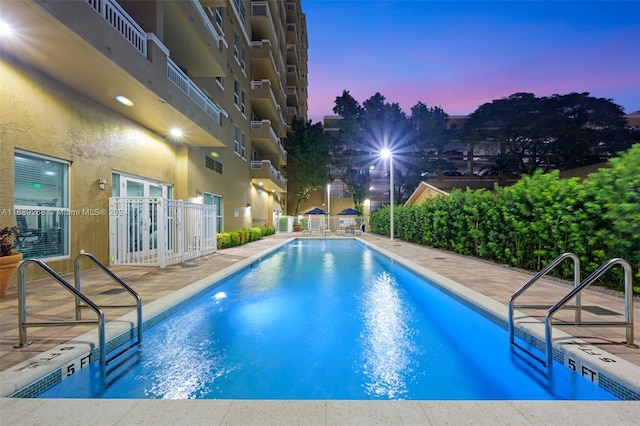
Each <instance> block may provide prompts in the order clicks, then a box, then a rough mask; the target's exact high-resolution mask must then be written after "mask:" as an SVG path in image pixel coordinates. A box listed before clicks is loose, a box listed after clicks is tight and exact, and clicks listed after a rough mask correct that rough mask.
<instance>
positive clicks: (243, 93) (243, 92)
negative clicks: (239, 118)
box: [240, 90, 247, 115]
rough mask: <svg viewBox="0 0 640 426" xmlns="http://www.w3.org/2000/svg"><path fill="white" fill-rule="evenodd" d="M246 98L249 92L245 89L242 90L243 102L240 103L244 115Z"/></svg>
mask: <svg viewBox="0 0 640 426" xmlns="http://www.w3.org/2000/svg"><path fill="white" fill-rule="evenodd" d="M246 99H247V94H246V93H245V91H244V90H243V91H242V102H241V103H240V111H242V114H243V115H244V114H245V113H246V106H245V105H246Z"/></svg>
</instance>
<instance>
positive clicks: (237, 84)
mask: <svg viewBox="0 0 640 426" xmlns="http://www.w3.org/2000/svg"><path fill="white" fill-rule="evenodd" d="M239 92H240V82H239V81H238V80H234V82H233V104H234V105H235V106H238V104H239V103H240V101H239Z"/></svg>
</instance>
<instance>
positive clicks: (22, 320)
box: [14, 253, 142, 373]
mask: <svg viewBox="0 0 640 426" xmlns="http://www.w3.org/2000/svg"><path fill="white" fill-rule="evenodd" d="M83 258H87V259H90V260H91V261H92V262H93V263H94V264H96V265H97V266H98V267H99V268H100V269H101V270H103V271H104V272H105V273H106V274H107V275H108V276H109V277H110V278H111V279H112V280H113V281H115V282H116V283H118V284H119V285H120V286H121V287H122V288H124V289H125V290H126V291H127V292H128V293H129V294H130V295H132V296H133V297H134V299H135V303H134V304H125V305H102V306H98V305H97V304H96V303H94V302H93V301H92V300H91V299H89V298H88V297H87V296H86V295H84V294H83V293H82V291H81V290H80V274H81V271H80V266H81V261H82V259H83ZM30 264H33V265H36V266H38V267H39V268H40V269H42V270H43V271H44V272H46V273H47V275H49V276H50V277H51V278H53V279H54V280H55V281H56V282H57V283H58V284H60V285H61V286H62V287H63V288H64V289H65V290H67V291H68V292H70V293H71V294H73V295H74V297H75V305H76V308H75V311H76V312H75V314H76V319H75V320H60V321H40V322H31V321H29V322H28V321H27V280H26V269H27V266H28V265H30ZM73 275H74V281H75V287H74V286H72V285H71V284H69V283H68V282H67V281H66V280H65V279H64V278H62V277H61V276H60V275H59V274H58V273H57V272H55V271H54V270H53V269H51V268H50V267H49V266H48V265H47V264H46V263H44V262H43V261H41V260H39V259H26V260H24V261H23V262H22V263H21V264H20V266H19V267H18V344H17V345H15V346H14V347H16V348H21V347H25V346H28V345H30V344H31V342H29V341H28V339H27V328H28V327H58V326H67V325H87V324H97V325H98V339H99V340H98V346H99V347H98V351H99V356H100V369H101V372H102V373H104V371H105V367H106V365H107V362H108V361H107V359H106V354H105V352H106V349H105V346H106V344H105V343H106V342H105V316H104V312H103V311H102V308H128V307H135V308H136V310H137V319H136V320H137V342H136V343H134V345H139V344H140V343H142V299H141V298H140V296H139V295H138V293H136V292H135V291H134V290H133V289H132V288H131V287H129V286H128V285H127V284H126V283H125V282H124V281H122V280H121V279H120V278H118V277H117V276H116V275H115V274H114V273H113V272H112V271H111V270H110V269H109V268H108V267H107V266H105V265H104V264H103V263H102V262H100V261H99V260H98V259H96V257H95V256H93V255H92V254H90V253H81V254H79V255H78V256H76V258H75V262H74V271H73ZM85 308H87V309H91V310H92V311H94V312H95V314H96V315H97V317H98V318H97V319H96V320H83V319H82V309H85ZM134 345H132V346H130V347H129V348H126V349H125V351H126V350H128V349H130V348H131V347H133V346H134ZM122 353H123V352H120V353H118V354H116V355H115V356H114V357H113V358H112V359H114V358H117V357H118V356H120V355H121V354H122Z"/></svg>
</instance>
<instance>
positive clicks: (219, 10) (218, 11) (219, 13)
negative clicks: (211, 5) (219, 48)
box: [216, 7, 222, 30]
mask: <svg viewBox="0 0 640 426" xmlns="http://www.w3.org/2000/svg"><path fill="white" fill-rule="evenodd" d="M216 24H218V27H220V29H221V30H222V8H221V7H216Z"/></svg>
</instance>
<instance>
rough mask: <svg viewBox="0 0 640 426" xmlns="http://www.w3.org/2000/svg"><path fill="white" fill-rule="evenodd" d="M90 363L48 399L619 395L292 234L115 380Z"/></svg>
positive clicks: (414, 280)
mask: <svg viewBox="0 0 640 426" xmlns="http://www.w3.org/2000/svg"><path fill="white" fill-rule="evenodd" d="M520 344H521V345H524V343H523V342H520ZM540 356H541V357H542V354H540ZM123 358H124V357H123ZM95 364H96V363H95V362H94V363H92V365H91V367H89V368H86V369H84V370H81V371H80V372H78V373H76V374H74V375H73V376H71V377H69V378H68V379H66V380H64V381H62V382H61V383H60V384H58V385H56V386H54V387H53V388H51V389H49V390H48V391H46V392H45V393H43V394H41V395H40V397H45V398H60V397H64V398H167V399H213V398H232V399H352V400H369V399H374V400H382V399H426V400H433V399H454V400H478V399H482V400H497V399H499V400H514V399H588V400H607V399H616V398H615V397H614V396H613V395H611V394H609V393H607V392H606V391H604V390H603V389H601V388H600V387H598V386H597V385H595V384H593V383H591V382H589V381H588V380H586V379H584V378H582V377H580V376H578V375H576V374H575V373H573V372H572V371H571V370H569V369H568V368H565V367H564V366H562V365H557V366H556V368H554V374H553V378H552V379H550V378H548V377H547V376H546V374H545V372H544V371H543V369H541V368H540V367H541V366H540V365H537V364H536V362H535V361H532V360H531V358H530V357H528V356H526V355H521V354H520V353H518V351H517V350H514V349H512V348H511V347H510V345H509V343H508V336H507V332H506V331H505V330H504V329H502V328H501V327H499V326H498V325H496V324H495V323H493V322H491V321H490V320H488V319H486V318H485V317H484V316H482V315H480V314H478V313H476V312H474V311H473V310H471V309H469V308H468V307H466V306H465V305H463V304H461V303H459V302H458V301H456V300H455V299H453V298H451V297H449V296H448V295H446V294H445V293H443V292H442V291H441V290H439V289H438V288H436V287H434V286H432V285H430V284H428V283H425V282H424V281H423V280H422V279H420V278H419V277H417V276H416V275H414V274H413V273H411V272H409V271H407V270H406V269H404V268H403V267H401V266H400V265H398V264H396V263H394V262H393V261H391V260H389V259H387V258H385V257H383V256H381V255H379V254H377V253H376V252H374V251H372V250H370V249H368V248H366V247H365V246H363V245H362V244H361V243H358V242H354V241H350V240H327V241H323V240H300V241H295V242H292V243H290V244H288V245H286V246H285V247H284V248H282V249H280V250H279V251H277V252H275V253H274V254H272V255H270V256H269V257H267V258H265V259H264V260H262V261H260V262H256V263H255V264H254V265H253V266H252V267H251V268H248V269H247V270H245V271H243V272H242V273H239V274H236V275H235V276H233V277H232V278H229V279H227V280H226V281H224V282H223V283H221V284H220V285H218V286H215V288H213V289H212V290H211V291H210V292H208V293H205V294H203V295H201V296H199V297H198V298H197V299H196V300H195V301H194V302H192V303H191V304H190V305H188V306H187V307H186V308H185V309H182V310H180V311H179V312H178V313H176V314H174V315H172V316H171V317H169V318H168V319H166V320H164V321H163V322H161V323H159V324H158V325H156V326H154V327H152V328H151V329H150V330H148V331H146V332H145V335H144V343H143V346H142V348H141V349H140V350H137V351H134V353H133V354H132V356H129V357H126V358H124V359H123V360H122V364H121V365H119V366H118V367H115V366H114V367H111V368H113V371H112V372H111V373H110V375H109V377H108V382H109V383H108V385H107V386H104V385H103V384H101V382H100V378H99V371H98V368H97V366H96V365H95Z"/></svg>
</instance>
